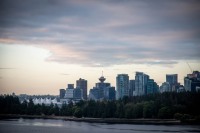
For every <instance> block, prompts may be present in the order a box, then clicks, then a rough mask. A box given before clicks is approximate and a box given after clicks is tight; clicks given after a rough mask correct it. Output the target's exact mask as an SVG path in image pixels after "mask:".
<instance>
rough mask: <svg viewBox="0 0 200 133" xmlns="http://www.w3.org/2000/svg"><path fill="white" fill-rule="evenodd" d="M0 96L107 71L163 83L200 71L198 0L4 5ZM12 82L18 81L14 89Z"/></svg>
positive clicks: (53, 88)
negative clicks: (170, 77)
mask: <svg viewBox="0 0 200 133" xmlns="http://www.w3.org/2000/svg"><path fill="white" fill-rule="evenodd" d="M0 16H1V17H0V87H1V88H0V91H1V93H11V92H16V93H30V94H45V93H50V94H57V93H58V90H59V89H60V88H65V87H66V84H68V83H75V81H76V80H77V79H79V78H80V77H82V78H85V79H87V80H88V81H89V89H90V88H92V86H94V84H95V82H98V79H97V78H98V77H100V76H101V71H102V70H103V71H104V75H105V76H107V82H111V84H112V85H113V86H115V78H116V75H117V74H118V73H127V74H129V76H130V79H134V75H135V74H134V73H135V71H143V72H145V73H147V74H149V75H150V77H151V78H154V80H155V81H156V82H158V83H159V84H161V83H162V82H164V81H165V75H166V74H167V73H177V74H179V79H180V82H181V83H182V82H183V78H184V76H186V74H187V73H191V70H190V69H189V66H188V65H187V63H188V64H189V65H190V66H191V68H192V70H200V58H199V57H200V1H199V0H166V1H164V0H163V1H161V0H151V1H150V0H15V1H13V0H1V1H0ZM11 83H12V84H11Z"/></svg>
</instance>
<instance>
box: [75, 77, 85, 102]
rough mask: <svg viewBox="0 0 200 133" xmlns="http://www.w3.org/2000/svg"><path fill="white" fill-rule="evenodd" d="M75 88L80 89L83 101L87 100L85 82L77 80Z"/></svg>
mask: <svg viewBox="0 0 200 133" xmlns="http://www.w3.org/2000/svg"><path fill="white" fill-rule="evenodd" d="M76 88H80V89H82V95H83V99H84V100H87V80H85V79H81V78H80V79H79V80H77V81H76Z"/></svg>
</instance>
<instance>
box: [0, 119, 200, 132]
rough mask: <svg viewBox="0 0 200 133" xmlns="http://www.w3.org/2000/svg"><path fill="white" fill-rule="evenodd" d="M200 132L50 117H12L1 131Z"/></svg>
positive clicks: (191, 128) (0, 123) (1, 124)
mask: <svg viewBox="0 0 200 133" xmlns="http://www.w3.org/2000/svg"><path fill="white" fill-rule="evenodd" d="M163 132H169V133H171V132H182V133H189V132H190V133H191V132H193V133H196V132H200V127H199V126H191V125H133V124H106V123H87V122H74V121H64V120H49V119H10V120H1V121H0V133H163Z"/></svg>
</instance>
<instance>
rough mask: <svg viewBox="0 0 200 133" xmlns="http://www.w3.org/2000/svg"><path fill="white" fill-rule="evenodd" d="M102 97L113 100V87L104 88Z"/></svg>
mask: <svg viewBox="0 0 200 133" xmlns="http://www.w3.org/2000/svg"><path fill="white" fill-rule="evenodd" d="M104 98H105V99H107V100H115V87H110V86H109V87H106V88H104Z"/></svg>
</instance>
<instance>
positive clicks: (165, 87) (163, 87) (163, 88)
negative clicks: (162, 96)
mask: <svg viewBox="0 0 200 133" xmlns="http://www.w3.org/2000/svg"><path fill="white" fill-rule="evenodd" d="M170 88H171V87H170V83H168V82H164V83H162V85H161V86H160V93H163V92H170V91H171V89H170Z"/></svg>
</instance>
